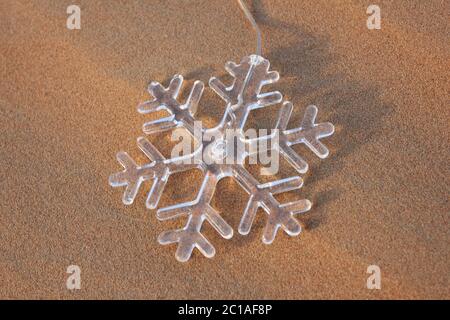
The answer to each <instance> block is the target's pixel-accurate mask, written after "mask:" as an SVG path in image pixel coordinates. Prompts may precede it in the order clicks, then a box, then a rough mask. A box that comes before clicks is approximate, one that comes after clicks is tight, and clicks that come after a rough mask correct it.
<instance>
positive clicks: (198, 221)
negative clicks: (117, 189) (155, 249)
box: [157, 172, 233, 262]
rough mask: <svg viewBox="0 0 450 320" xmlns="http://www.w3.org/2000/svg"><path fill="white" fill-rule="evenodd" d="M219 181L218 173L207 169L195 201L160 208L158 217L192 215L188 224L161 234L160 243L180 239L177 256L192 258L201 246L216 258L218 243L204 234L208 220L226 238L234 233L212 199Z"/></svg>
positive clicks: (204, 252)
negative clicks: (195, 249) (214, 205)
mask: <svg viewBox="0 0 450 320" xmlns="http://www.w3.org/2000/svg"><path fill="white" fill-rule="evenodd" d="M216 185H217V179H216V177H215V176H214V175H213V174H212V173H211V172H207V173H206V175H205V178H204V180H203V183H202V186H201V188H200V191H199V193H198V195H197V198H196V199H195V200H194V201H190V202H185V203H182V204H177V205H174V206H170V207H166V208H162V209H159V210H158V212H157V217H158V219H160V220H167V219H174V218H176V217H179V216H182V215H188V220H187V222H186V225H185V227H184V228H182V229H178V230H169V231H166V232H163V233H162V234H161V235H160V236H159V238H158V241H159V243H160V244H172V243H178V249H177V251H176V253H175V257H176V258H177V260H179V261H181V262H184V261H187V260H189V258H190V257H191V255H192V251H193V250H194V248H197V249H198V250H199V251H200V252H201V253H202V254H203V255H204V256H206V257H208V258H212V257H213V256H214V255H215V249H214V247H213V246H212V244H211V243H210V242H209V241H208V240H207V239H206V238H205V236H204V235H202V234H201V228H202V225H203V222H204V221H205V220H207V221H208V222H209V223H210V224H211V225H212V226H213V227H214V229H215V230H216V231H217V232H218V233H219V234H220V235H221V236H222V237H224V238H225V239H230V238H231V237H232V236H233V229H232V228H231V226H230V225H229V224H228V223H227V222H226V221H225V220H224V219H223V218H222V217H221V216H220V214H219V213H218V212H217V211H216V210H215V209H214V208H213V207H212V206H211V199H212V196H213V195H214V190H215V188H216Z"/></svg>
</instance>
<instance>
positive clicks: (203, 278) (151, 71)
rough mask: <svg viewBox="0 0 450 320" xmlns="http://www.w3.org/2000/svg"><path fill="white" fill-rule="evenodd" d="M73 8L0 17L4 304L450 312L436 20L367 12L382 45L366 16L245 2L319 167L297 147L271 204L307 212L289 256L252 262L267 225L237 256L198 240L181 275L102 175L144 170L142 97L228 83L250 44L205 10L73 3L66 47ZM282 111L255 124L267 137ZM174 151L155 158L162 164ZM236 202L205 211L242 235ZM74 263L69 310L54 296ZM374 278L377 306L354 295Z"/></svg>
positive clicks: (412, 13) (152, 220)
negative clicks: (168, 88)
mask: <svg viewBox="0 0 450 320" xmlns="http://www.w3.org/2000/svg"><path fill="white" fill-rule="evenodd" d="M73 2H74V1H57V0H54V1H50V0H47V1H12V0H6V1H1V4H0V28H1V33H0V43H1V45H0V59H1V64H0V76H1V86H0V160H1V166H0V177H1V179H0V188H1V189H0V190H1V193H0V208H1V212H0V213H1V218H0V221H1V223H0V271H1V276H0V297H1V298H64V299H72V298H75V299H78V298H153V299H155V298H156V299H170V298H274V299H278V298H289V299H305V298H362V299H379V298H447V299H448V298H450V289H449V275H450V266H449V256H450V254H449V212H450V208H449V202H448V196H449V161H448V160H449V159H448V154H449V151H448V150H449V147H450V145H449V129H448V125H449V116H450V114H449V90H450V89H449V88H450V83H449V67H450V63H449V62H450V59H449V58H450V43H449V30H450V25H449V21H450V20H449V18H450V16H449V15H450V5H449V2H448V1H444V0H442V1H437V0H435V1H419V0H416V1H377V4H379V5H380V7H381V10H382V30H380V31H370V30H368V29H367V28H366V18H367V14H366V8H367V6H368V5H370V4H371V3H372V1H306V0H305V1H288V0H281V1H268V0H267V1H254V2H253V3H252V2H251V1H249V2H250V6H251V7H252V11H253V12H254V14H255V17H256V20H257V21H258V23H259V25H260V27H261V29H262V32H263V36H264V44H263V55H264V56H265V57H267V58H268V59H269V60H270V62H271V65H272V69H274V70H278V71H279V72H280V75H281V80H280V82H279V83H278V84H277V85H275V86H274V88H275V89H278V90H280V91H281V92H283V94H284V96H285V98H286V99H288V100H291V101H293V103H294V106H295V109H294V115H293V118H292V119H291V122H290V126H294V125H295V124H298V123H299V121H300V119H301V116H302V112H303V110H304V108H305V106H306V105H308V104H310V103H314V104H316V105H318V107H319V116H318V120H320V121H331V122H332V123H334V124H335V125H336V128H337V130H336V133H335V135H334V136H333V137H331V138H328V139H326V141H324V142H325V143H326V145H327V146H329V147H330V151H331V154H330V157H329V158H328V159H326V160H321V161H319V160H318V159H317V158H315V157H314V156H313V155H312V153H311V152H309V151H306V150H305V149H302V147H298V148H297V147H296V150H297V151H300V152H302V154H304V155H305V157H306V159H307V160H308V161H309V162H310V164H311V170H310V171H309V172H308V174H307V175H306V176H305V177H304V178H305V185H304V187H303V188H302V189H301V191H300V192H298V193H297V194H295V193H294V194H289V195H286V196H284V198H285V199H288V198H289V199H291V198H292V199H293V198H303V197H306V198H309V199H311V200H312V201H313V202H314V207H313V209H312V210H311V211H310V212H309V213H308V214H306V215H305V216H303V217H302V218H301V221H302V222H303V224H304V227H305V231H304V232H303V233H302V234H301V235H300V236H299V237H295V238H290V237H288V236H286V235H285V234H284V233H281V232H280V233H279V234H278V236H277V238H276V240H275V242H274V243H273V244H272V245H271V246H267V245H264V244H263V243H262V242H261V240H260V238H261V233H262V228H263V226H264V215H263V214H261V215H259V219H258V221H257V223H256V225H255V226H254V228H253V230H252V232H251V234H250V235H249V236H247V237H244V236H240V235H239V234H237V233H236V235H235V237H233V239H232V240H224V239H222V238H220V236H218V235H217V234H216V233H215V232H214V231H213V230H211V227H210V226H206V225H205V233H206V235H207V237H208V238H209V239H210V241H211V242H212V243H213V245H214V246H215V247H216V251H217V254H216V256H215V257H214V258H213V259H206V258H204V257H202V256H201V255H200V254H199V253H198V252H196V253H195V254H194V256H193V258H192V259H191V260H190V261H189V262H188V263H184V264H182V263H179V262H177V261H176V260H175V258H174V252H175V246H168V247H166V246H160V245H159V244H157V240H156V239H157V236H158V234H159V233H161V232H162V231H163V230H166V229H168V228H173V227H174V226H176V225H179V222H159V221H157V219H156V217H155V214H154V212H151V211H149V210H147V209H145V205H144V199H145V194H144V193H143V192H140V194H139V196H138V198H137V199H136V202H135V204H134V205H132V206H129V207H125V206H124V205H123V204H122V202H121V195H122V191H123V190H122V189H113V188H111V187H109V186H108V182H107V181H108V176H109V175H110V174H111V173H113V172H116V171H118V170H119V169H120V168H121V167H120V166H119V165H118V163H117V162H116V160H115V154H116V152H117V151H119V150H126V151H128V152H129V153H130V154H131V155H132V156H135V157H137V158H138V159H140V160H144V159H143V157H142V155H140V154H139V152H138V149H137V146H136V143H135V140H136V138H137V137H138V136H139V135H141V134H142V133H141V125H142V123H143V122H144V120H147V119H148V118H147V117H145V116H142V115H139V114H138V113H137V112H136V106H137V104H138V103H139V102H140V101H143V100H144V99H146V98H148V95H147V94H146V91H145V89H146V87H147V84H148V83H149V82H150V81H151V80H157V81H161V82H163V83H164V84H167V81H168V79H170V77H171V76H172V75H173V74H175V73H181V74H183V75H184V76H185V78H186V79H187V80H188V81H187V83H186V85H187V86H185V88H189V86H190V85H191V84H192V82H193V81H194V80H196V79H200V80H203V81H205V82H207V80H208V79H209V77H210V76H212V75H219V76H220V75H224V69H223V65H224V63H225V62H226V61H228V60H233V61H237V62H238V61H240V59H241V58H242V57H243V56H245V55H248V54H250V53H252V52H253V50H254V46H255V36H254V33H253V31H252V29H251V28H250V26H249V24H248V22H247V21H246V20H245V18H244V15H243V14H242V12H241V11H240V9H239V7H238V5H237V3H236V2H235V1H218V0H215V1H210V0H208V1H76V3H77V4H80V6H81V9H82V26H81V30H79V31H70V30H68V29H67V28H66V26H65V25H66V17H67V14H66V8H67V6H68V5H70V4H72V3H73ZM223 108H224V104H223V102H221V101H220V100H219V99H218V98H217V97H214V95H213V94H210V93H208V94H207V96H206V97H205V99H204V101H203V102H202V104H201V106H200V111H199V115H200V117H201V119H202V120H204V121H206V122H207V123H208V124H214V123H216V122H217V121H218V119H219V118H220V116H221V114H222V112H223ZM275 109H276V107H274V108H271V109H270V110H271V111H266V110H265V111H264V113H261V112H259V113H255V115H252V119H251V122H250V124H251V125H254V126H257V127H268V128H270V126H271V125H273V121H274V117H275V114H276V110H275ZM272 114H273V116H272ZM168 137H169V136H168V135H158V136H152V137H150V140H151V141H153V142H154V143H155V144H156V145H157V146H159V147H160V148H161V149H163V150H165V152H168V151H169V150H170V144H169V143H168ZM292 172H293V171H292V170H291V169H289V168H288V167H287V166H285V167H283V170H282V171H281V173H280V175H279V177H281V176H287V175H288V174H290V173H292ZM200 178H201V177H200V175H199V174H198V173H196V174H183V175H179V176H177V177H174V178H173V179H170V181H169V186H168V188H167V189H166V192H165V194H164V196H163V199H162V205H166V204H172V203H176V202H179V201H185V200H188V199H192V198H193V197H194V195H195V192H196V190H198V186H199V184H198V182H199V181H200V180H199V179H200ZM246 200H247V196H246V195H245V193H244V192H243V191H242V190H240V188H239V187H238V186H237V185H236V183H234V182H233V181H232V180H231V179H228V180H225V181H223V182H222V183H221V184H220V185H219V189H218V190H217V194H216V196H215V200H214V206H215V207H216V208H217V209H218V210H220V211H221V212H223V215H224V217H225V218H226V219H227V220H228V221H230V223H231V224H232V225H233V227H234V228H236V227H237V225H238V223H239V219H240V215H241V212H242V210H243V208H244V206H245V203H246ZM70 264H76V265H79V266H80V267H81V270H82V289H81V290H80V291H75V292H70V291H68V290H67V289H66V287H65V281H66V277H67V274H66V273H65V272H66V268H67V266H68V265H70ZM371 264H377V265H379V266H380V267H381V270H382V289H381V290H368V289H367V288H366V278H367V276H368V275H367V274H366V268H367V266H368V265H371Z"/></svg>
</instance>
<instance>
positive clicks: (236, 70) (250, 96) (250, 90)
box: [209, 55, 283, 129]
mask: <svg viewBox="0 0 450 320" xmlns="http://www.w3.org/2000/svg"><path fill="white" fill-rule="evenodd" d="M269 67H270V63H269V61H268V60H266V59H264V58H262V57H260V56H256V55H251V56H249V57H245V58H243V59H242V61H241V63H240V64H235V63H234V62H227V63H226V65H225V69H226V70H227V71H228V73H229V74H230V75H231V76H232V77H233V78H234V81H233V83H232V85H231V86H229V87H226V86H225V85H224V84H223V83H222V82H221V81H220V80H219V79H217V78H215V77H212V78H211V79H210V80H209V86H210V87H211V88H212V89H213V90H214V91H215V92H216V93H217V94H218V95H219V96H220V97H221V98H222V99H223V100H225V102H226V103H227V106H231V109H232V110H233V111H234V115H235V118H236V125H237V127H238V128H240V129H242V128H243V127H244V126H245V122H246V120H247V116H248V114H249V112H250V111H251V110H253V109H258V108H262V107H266V106H269V105H272V104H276V103H279V102H281V101H282V99H283V97H282V95H281V93H280V92H278V91H274V92H266V93H262V94H261V93H260V92H261V89H262V87H263V86H264V85H267V84H270V83H274V82H276V81H278V79H279V77H280V76H279V74H278V72H276V71H269Z"/></svg>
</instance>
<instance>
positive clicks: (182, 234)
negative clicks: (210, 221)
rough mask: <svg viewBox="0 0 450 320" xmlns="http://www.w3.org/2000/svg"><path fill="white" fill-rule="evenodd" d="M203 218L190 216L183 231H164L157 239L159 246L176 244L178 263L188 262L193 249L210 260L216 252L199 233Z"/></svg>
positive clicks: (196, 215)
mask: <svg viewBox="0 0 450 320" xmlns="http://www.w3.org/2000/svg"><path fill="white" fill-rule="evenodd" d="M204 219H205V217H204V216H202V215H200V214H191V215H190V216H189V219H188V222H187V224H186V226H185V227H184V228H183V229H178V230H169V231H165V232H163V233H162V234H160V236H159V237H158V242H159V243H160V244H163V245H166V244H172V243H178V248H177V251H176V253H175V257H176V258H177V260H178V261H181V262H185V261H188V260H189V259H190V257H191V255H192V251H193V250H194V248H197V249H198V250H199V251H200V252H201V253H202V254H203V255H204V256H205V257H208V258H212V257H213V256H214V255H215V253H216V250H215V249H214V247H213V246H212V244H211V243H210V242H209V241H208V240H207V239H206V238H205V237H204V236H203V235H202V234H201V233H200V229H201V227H202V224H203V220H204Z"/></svg>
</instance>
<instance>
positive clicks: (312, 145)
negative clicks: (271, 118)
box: [284, 105, 334, 159]
mask: <svg viewBox="0 0 450 320" xmlns="http://www.w3.org/2000/svg"><path fill="white" fill-rule="evenodd" d="M317 112H318V109H317V107H316V106H314V105H309V106H308V107H307V108H306V110H305V115H304V117H303V120H302V123H301V126H300V127H299V128H296V129H292V130H288V131H285V132H284V134H285V135H286V137H287V140H288V144H289V145H294V144H297V143H304V144H305V145H306V146H307V147H308V148H309V149H311V151H313V152H314V153H315V154H316V155H317V156H318V157H319V158H322V159H323V158H326V157H327V156H328V154H329V151H328V149H327V147H325V145H323V144H322V142H320V141H319V140H320V139H321V138H325V137H328V136H331V135H332V134H333V133H334V126H333V125H332V124H331V123H329V122H327V123H319V124H315V123H314V122H315V119H316V116H317Z"/></svg>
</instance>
